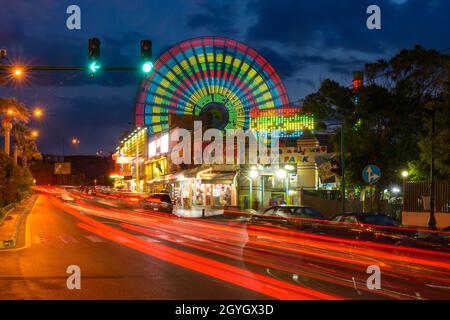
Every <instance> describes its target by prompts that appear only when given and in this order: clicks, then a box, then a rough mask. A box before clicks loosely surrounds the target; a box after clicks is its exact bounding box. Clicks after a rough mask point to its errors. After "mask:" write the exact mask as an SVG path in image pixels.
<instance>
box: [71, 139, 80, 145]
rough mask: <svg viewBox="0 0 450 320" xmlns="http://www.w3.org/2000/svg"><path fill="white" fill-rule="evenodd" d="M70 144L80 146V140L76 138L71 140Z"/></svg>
mask: <svg viewBox="0 0 450 320" xmlns="http://www.w3.org/2000/svg"><path fill="white" fill-rule="evenodd" d="M72 144H73V145H78V144H80V139H78V138H73V139H72Z"/></svg>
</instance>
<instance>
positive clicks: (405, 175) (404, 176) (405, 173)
mask: <svg viewBox="0 0 450 320" xmlns="http://www.w3.org/2000/svg"><path fill="white" fill-rule="evenodd" d="M408 176H409V173H408V171H406V170H403V171H402V177H403V178H407V177H408Z"/></svg>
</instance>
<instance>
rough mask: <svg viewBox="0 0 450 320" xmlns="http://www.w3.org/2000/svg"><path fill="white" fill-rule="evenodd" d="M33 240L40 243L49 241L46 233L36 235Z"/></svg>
mask: <svg viewBox="0 0 450 320" xmlns="http://www.w3.org/2000/svg"><path fill="white" fill-rule="evenodd" d="M33 240H34V242H35V243H39V244H42V243H47V242H48V241H49V240H48V237H47V236H45V235H36V236H34V237H33Z"/></svg>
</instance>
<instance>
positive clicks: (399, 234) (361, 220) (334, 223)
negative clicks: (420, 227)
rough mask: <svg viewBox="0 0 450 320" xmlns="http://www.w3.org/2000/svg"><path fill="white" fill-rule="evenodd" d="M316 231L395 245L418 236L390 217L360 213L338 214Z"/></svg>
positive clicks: (412, 230)
mask: <svg viewBox="0 0 450 320" xmlns="http://www.w3.org/2000/svg"><path fill="white" fill-rule="evenodd" d="M316 230H318V231H319V232H320V233H323V234H327V235H330V236H335V237H343V238H351V239H355V240H370V241H372V240H376V241H379V242H388V243H393V244H400V243H401V242H403V241H404V240H405V237H408V238H409V239H413V238H415V237H416V236H417V231H416V230H415V229H408V228H399V225H398V223H397V222H396V221H395V220H394V219H393V218H392V217H390V216H388V215H385V214H372V213H360V212H352V213H345V214H337V215H335V216H334V217H333V218H331V219H330V221H328V222H326V223H322V224H320V226H318V228H316Z"/></svg>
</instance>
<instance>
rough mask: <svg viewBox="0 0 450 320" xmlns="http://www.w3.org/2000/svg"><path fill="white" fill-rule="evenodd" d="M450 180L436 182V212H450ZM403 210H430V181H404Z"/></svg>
mask: <svg viewBox="0 0 450 320" xmlns="http://www.w3.org/2000/svg"><path fill="white" fill-rule="evenodd" d="M449 187H450V181H436V182H435V183H434V204H435V205H434V207H435V211H436V212H450V192H449V190H450V188H449ZM403 189H404V201H403V211H407V212H424V211H429V210H430V205H429V201H430V182H428V181H408V182H405V183H404V187H403Z"/></svg>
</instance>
